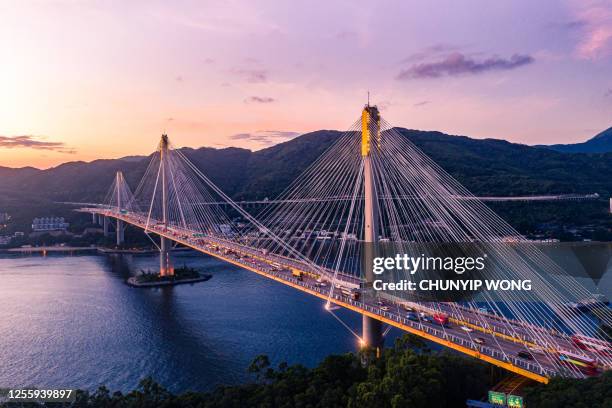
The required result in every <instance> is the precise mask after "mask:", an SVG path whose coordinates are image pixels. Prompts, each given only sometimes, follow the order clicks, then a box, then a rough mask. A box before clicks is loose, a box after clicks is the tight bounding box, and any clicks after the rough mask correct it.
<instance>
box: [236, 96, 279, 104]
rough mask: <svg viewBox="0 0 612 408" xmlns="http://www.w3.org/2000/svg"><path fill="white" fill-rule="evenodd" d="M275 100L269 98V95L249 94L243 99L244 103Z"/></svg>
mask: <svg viewBox="0 0 612 408" xmlns="http://www.w3.org/2000/svg"><path fill="white" fill-rule="evenodd" d="M272 102H276V99H274V98H270V97H269V96H250V97H248V98H246V99H245V100H244V103H272Z"/></svg>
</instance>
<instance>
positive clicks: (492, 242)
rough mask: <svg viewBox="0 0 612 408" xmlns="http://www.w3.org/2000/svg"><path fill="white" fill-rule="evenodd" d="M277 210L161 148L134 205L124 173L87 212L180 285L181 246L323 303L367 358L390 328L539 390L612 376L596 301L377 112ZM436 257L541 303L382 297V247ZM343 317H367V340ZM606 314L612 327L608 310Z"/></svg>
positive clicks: (367, 114) (368, 110) (366, 113)
mask: <svg viewBox="0 0 612 408" xmlns="http://www.w3.org/2000/svg"><path fill="white" fill-rule="evenodd" d="M271 201H272V202H271V203H268V204H267V205H266V206H265V208H264V209H263V210H262V211H261V212H260V213H258V214H252V213H249V212H248V211H247V210H246V209H245V208H243V207H242V206H240V205H239V204H237V203H235V202H234V201H232V200H231V199H230V198H229V197H228V196H227V195H226V194H225V193H223V191H221V190H220V189H219V188H218V187H217V186H216V185H215V184H214V183H212V182H211V181H210V180H209V179H208V178H207V177H206V175H204V174H203V173H202V172H201V171H200V170H199V169H198V168H197V167H196V166H195V165H194V164H193V163H192V162H191V161H190V160H189V159H188V157H187V156H186V155H185V154H184V153H183V152H182V151H181V150H179V149H174V148H173V146H172V145H171V144H170V142H169V140H168V138H167V136H165V135H163V136H162V139H161V141H160V143H159V145H158V148H157V154H154V155H153V156H152V159H151V161H150V163H149V165H148V167H147V169H146V171H145V173H144V176H143V177H142V179H141V181H140V183H139V184H138V186H137V187H136V188H135V189H134V191H133V192H132V190H131V189H130V188H129V186H128V185H127V183H126V181H125V179H124V177H123V175H122V174H121V173H118V174H117V176H116V178H115V180H114V181H113V183H112V186H111V188H110V189H109V192H108V194H107V196H106V198H105V200H104V202H103V203H100V204H98V205H95V206H88V207H83V208H80V209H79V211H83V212H88V213H91V214H93V217H94V219H96V220H100V219H101V220H102V222H103V223H104V225H105V230H107V228H109V226H110V223H111V222H110V220H114V221H113V225H114V227H115V231H116V236H117V243H118V244H120V243H121V242H122V241H123V231H124V228H125V226H126V225H132V226H135V227H138V228H141V229H143V230H144V231H145V232H146V233H147V234H148V235H149V236H150V237H151V241H152V243H153V244H154V245H156V246H157V248H158V249H159V251H160V275H162V276H169V275H170V276H171V275H173V273H174V269H173V266H172V260H171V256H170V248H171V242H176V243H179V244H182V245H184V246H187V247H190V248H193V249H195V250H197V251H199V252H202V253H206V254H208V255H211V256H214V257H217V258H219V259H222V260H224V261H227V262H229V263H232V264H235V265H238V266H240V267H243V268H245V269H248V270H250V271H252V272H255V273H257V274H260V275H262V276H265V277H267V278H270V279H273V280H275V281H278V282H280V283H283V284H285V285H288V286H291V287H293V288H296V289H298V290H301V291H303V292H305V293H308V294H310V295H314V296H317V297H319V298H321V299H324V300H325V308H326V309H327V310H328V311H329V312H330V313H331V314H332V315H333V316H334V317H335V318H337V319H338V320H339V322H340V323H341V324H343V325H344V326H345V327H346V328H347V330H349V331H350V332H351V333H352V334H354V335H355V337H356V338H357V339H358V340H359V342H360V343H361V345H362V346H367V347H370V348H373V349H377V350H379V349H380V347H382V344H383V339H384V335H385V332H386V331H385V330H383V325H384V324H386V325H389V326H394V327H397V328H400V329H402V330H405V331H408V332H411V333H413V334H416V335H418V336H420V337H422V338H424V339H427V340H430V341H433V342H435V343H438V344H441V345H443V346H445V347H448V348H451V349H454V350H457V351H459V352H462V353H464V354H468V355H470V356H473V357H476V358H479V359H482V360H484V361H487V362H489V363H492V364H495V365H497V366H500V367H503V368H505V369H507V370H509V371H512V372H515V373H518V374H520V375H523V376H525V377H528V378H531V379H534V380H537V381H540V382H547V381H548V378H550V377H552V376H555V375H561V376H569V377H584V376H589V375H596V374H597V373H598V372H601V370H605V369H609V368H610V367H612V350H611V348H610V343H609V338H608V337H607V335H606V334H605V333H602V332H600V331H598V330H597V329H595V328H593V327H592V325H589V323H588V322H586V321H585V320H584V319H583V317H582V316H581V314H580V312H579V311H577V310H575V309H573V308H571V307H569V306H568V304H569V302H570V301H572V300H576V299H580V298H587V297H589V296H591V294H590V293H589V292H588V291H587V290H586V289H585V288H584V287H583V286H582V285H581V284H580V283H579V282H577V281H576V280H575V279H574V278H572V277H571V276H568V275H567V274H566V273H564V271H563V270H562V269H561V268H560V267H559V266H558V265H557V264H555V263H554V262H553V261H552V260H550V259H549V258H548V257H546V256H545V255H544V254H543V253H541V252H540V251H539V250H538V249H537V248H536V247H535V246H533V245H532V244H530V242H529V241H527V240H526V239H525V238H523V237H522V236H520V234H518V233H517V232H516V231H515V230H514V229H513V228H512V227H510V226H509V225H508V224H507V223H505V222H504V221H503V220H502V219H501V218H500V217H499V216H497V215H496V214H495V213H493V212H492V211H491V210H490V209H489V208H488V207H486V206H485V205H484V204H483V203H482V200H479V199H478V198H477V197H474V196H473V195H472V194H471V193H469V191H467V190H466V189H465V188H464V187H463V186H461V185H460V184H459V183H458V182H457V181H456V180H454V179H453V178H452V177H451V176H450V175H448V174H447V173H446V172H445V171H444V170H443V169H442V168H440V167H439V166H437V165H436V164H435V163H434V162H433V161H432V160H431V159H430V158H429V157H427V156H426V155H425V154H423V153H422V152H421V151H420V150H419V149H418V148H416V147H415V146H414V145H413V144H412V143H411V142H410V141H409V140H408V139H406V138H405V137H403V136H402V135H401V134H399V133H398V132H396V131H395V130H394V129H393V128H392V127H391V126H389V125H388V124H387V123H386V122H385V121H384V120H383V119H382V118H381V117H380V114H379V112H378V109H377V108H376V107H375V106H369V105H368V106H366V107H365V108H364V109H363V111H362V115H361V117H360V118H359V119H358V120H357V121H356V122H355V123H354V124H353V126H351V128H350V129H349V130H348V131H347V132H345V133H344V134H343V135H342V136H340V137H339V138H338V140H337V141H336V142H335V143H333V144H332V146H331V147H330V148H329V149H328V150H327V151H325V152H324V153H323V154H322V155H321V156H320V157H319V158H318V159H317V160H315V162H314V163H313V164H312V165H311V166H310V167H309V168H308V169H307V170H306V171H305V172H304V173H303V174H302V175H301V176H299V177H298V178H297V179H296V180H294V181H293V182H292V183H291V184H290V185H289V186H288V187H287V189H286V190H285V191H284V192H283V193H282V194H281V196H280V197H278V198H277V199H275V200H271ZM228 206H229V207H230V210H231V215H230V212H229V211H227V208H226V207H228ZM152 236H156V237H157V238H153V237H152ZM436 243H444V244H455V245H464V244H469V245H470V246H474V247H476V248H478V249H479V250H481V251H486V253H487V254H488V255H489V262H490V263H491V271H490V273H491V277H493V278H498V279H506V280H520V279H523V280H524V279H529V280H530V281H532V282H533V284H534V286H536V287H537V290H535V291H533V292H532V293H529V295H527V296H528V297H527V298H526V297H525V295H518V294H516V293H514V292H512V291H508V292H507V293H506V292H505V293H504V294H503V295H502V298H501V299H500V298H493V297H492V296H491V295H490V294H487V293H486V292H483V293H480V294H479V296H478V297H475V298H471V297H468V298H466V299H463V300H462V301H461V302H450V301H447V300H446V299H440V300H437V299H431V298H430V299H423V298H421V297H416V296H414V297H411V296H410V295H406V296H404V295H395V294H393V293H389V292H382V291H376V290H373V284H374V280H375V276H374V273H373V271H372V268H371V267H369V265H370V264H368V262H367V261H366V260H369V259H371V257H372V254H373V252H374V251H375V249H374V248H376V246H378V245H391V246H392V247H393V248H397V249H398V251H399V250H405V249H406V248H407V247H410V245H414V244H416V245H420V244H423V245H428V244H436ZM400 277H401V278H406V279H407V280H410V279H411V278H412V277H411V275H410V274H406V275H405V276H400ZM334 305H337V306H340V307H344V308H347V309H350V310H353V311H355V312H357V313H360V314H361V315H362V316H363V326H362V330H361V333H357V332H356V331H354V330H353V328H351V327H349V326H348V325H346V324H345V323H344V322H343V321H342V319H341V318H340V317H339V316H338V315H337V314H336V313H335V312H334V309H335V306H334ZM596 313H597V315H598V317H599V319H600V320H601V322H603V323H606V324H610V323H612V319H611V316H610V313H609V310H607V309H605V310H604V309H599V310H597V311H596Z"/></svg>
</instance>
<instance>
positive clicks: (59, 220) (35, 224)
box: [32, 217, 70, 232]
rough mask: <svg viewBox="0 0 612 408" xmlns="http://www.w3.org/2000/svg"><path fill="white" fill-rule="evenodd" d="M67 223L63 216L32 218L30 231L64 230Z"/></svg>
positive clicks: (66, 227)
mask: <svg viewBox="0 0 612 408" xmlns="http://www.w3.org/2000/svg"><path fill="white" fill-rule="evenodd" d="M69 225H70V224H68V223H67V222H66V221H65V220H64V217H40V218H34V219H33V220H32V231H34V232H40V231H66V230H67V229H68V226H69Z"/></svg>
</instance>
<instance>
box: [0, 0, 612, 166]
mask: <svg viewBox="0 0 612 408" xmlns="http://www.w3.org/2000/svg"><path fill="white" fill-rule="evenodd" d="M0 15H2V16H3V24H2V26H0V46H1V47H2V49H3V51H4V52H3V53H2V54H0V64H1V65H2V66H3V70H4V71H5V72H4V75H2V76H1V77H0V89H2V90H3V92H2V93H1V94H0V166H5V167H23V166H28V165H30V166H33V167H37V168H49V167H52V166H56V165H58V164H60V163H64V162H68V161H91V160H95V159H97V158H100V157H103V158H113V157H114V158H117V157H123V156H130V155H138V154H142V152H148V151H152V150H153V149H154V147H155V143H156V141H157V137H158V135H159V134H161V133H164V132H166V133H169V134H170V135H171V137H172V138H173V140H174V141H175V143H176V144H177V145H180V146H183V145H184V146H210V147H215V148H219V147H228V146H236V147H243V148H249V149H252V150H258V149H261V148H264V147H268V146H271V145H273V144H277V143H279V142H282V141H286V140H289V139H291V138H293V137H295V136H296V135H298V134H303V133H308V132H311V131H314V130H318V129H338V130H343V129H346V128H348V127H349V126H350V125H351V124H352V122H353V121H354V120H355V119H356V118H357V117H358V115H359V111H360V109H361V107H362V106H363V104H364V103H365V102H366V98H367V92H368V90H369V91H370V92H371V101H372V103H373V104H377V105H378V106H379V107H380V108H381V110H382V114H383V116H384V117H385V119H386V120H387V121H388V122H389V123H391V124H392V125H394V126H401V127H405V128H411V129H435V130H439V131H441V132H444V133H448V134H457V135H466V136H469V137H473V138H497V139H505V140H508V141H511V142H516V143H523V144H527V145H535V144H566V143H576V142H583V141H586V140H587V139H589V138H591V137H593V136H594V135H595V134H597V133H599V132H601V131H602V130H605V129H607V128H608V127H610V125H611V123H610V122H611V120H610V119H611V118H612V77H610V75H609V73H610V72H612V0H586V1H580V0H565V1H553V0H545V1H541V2H529V1H526V0H522V1H502V2H494V3H491V2H487V1H484V0H482V1H476V0H470V1H467V2H462V3H458V2H453V1H451V0H445V1H442V2H439V3H436V5H435V6H434V5H432V4H430V3H415V4H410V3H407V2H403V1H391V0H389V1H385V2H383V3H371V2H363V3H360V2H357V3H355V2H350V1H339V2H333V3H331V4H330V3H329V2H317V1H296V2H291V3H285V2H274V1H256V2H249V1H244V0H234V1H230V2H199V1H185V2H181V3H180V4H170V3H167V2H163V1H153V2H141V1H137V2H130V3H128V4H126V3H125V2H120V1H108V2H106V1H105V2H102V1H91V2H72V1H62V0H59V1H54V2H38V1H24V2H4V3H1V4H0Z"/></svg>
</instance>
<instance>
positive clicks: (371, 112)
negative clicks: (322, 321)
mask: <svg viewBox="0 0 612 408" xmlns="http://www.w3.org/2000/svg"><path fill="white" fill-rule="evenodd" d="M378 149H380V113H379V112H378V108H377V107H376V106H370V104H369V103H368V104H367V105H366V106H365V107H364V108H363V111H362V112H361V157H362V159H363V174H364V225H363V241H364V244H363V245H364V257H363V270H364V275H365V276H364V277H365V288H366V290H370V289H371V287H372V282H374V272H373V271H372V258H373V252H374V247H375V246H376V243H377V242H378V233H379V228H378V219H379V210H378V195H377V192H376V185H375V183H374V174H373V170H372V153H374V154H375V152H376V151H377V150H378ZM362 319H363V320H362V336H361V338H362V341H363V343H364V346H366V347H371V348H373V349H376V351H377V354H378V353H379V352H380V349H381V348H382V346H383V335H382V323H381V322H380V321H379V320H376V319H373V318H371V317H369V316H366V315H363V317H362Z"/></svg>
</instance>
